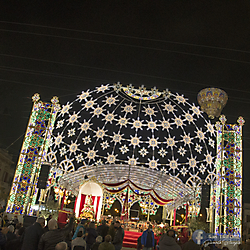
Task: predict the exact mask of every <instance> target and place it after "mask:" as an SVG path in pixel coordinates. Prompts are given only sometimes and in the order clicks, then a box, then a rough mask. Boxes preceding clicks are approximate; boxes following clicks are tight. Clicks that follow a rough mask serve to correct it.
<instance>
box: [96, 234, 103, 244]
mask: <svg viewBox="0 0 250 250" xmlns="http://www.w3.org/2000/svg"><path fill="white" fill-rule="evenodd" d="M95 240H96V242H98V243H101V242H102V236H101V235H99V236H97V237H96V239H95Z"/></svg>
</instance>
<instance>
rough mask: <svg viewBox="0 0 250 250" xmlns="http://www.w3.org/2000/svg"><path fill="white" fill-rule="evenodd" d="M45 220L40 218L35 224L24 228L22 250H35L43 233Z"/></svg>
mask: <svg viewBox="0 0 250 250" xmlns="http://www.w3.org/2000/svg"><path fill="white" fill-rule="evenodd" d="M44 226H45V219H44V218H43V217H40V218H38V219H37V220H36V222H35V223H34V224H33V225H32V226H30V227H28V228H26V230H25V233H24V238H23V245H22V250H37V246H38V243H39V240H40V238H41V236H42V235H43V233H44V231H43V228H44Z"/></svg>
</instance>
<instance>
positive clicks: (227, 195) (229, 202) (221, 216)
mask: <svg viewBox="0 0 250 250" xmlns="http://www.w3.org/2000/svg"><path fill="white" fill-rule="evenodd" d="M219 120H220V122H217V123H216V125H215V126H216V129H217V163H216V172H217V180H216V188H215V190H214V193H215V202H216V211H215V233H218V234H221V233H225V234H228V235H237V236H239V237H241V225H242V223H241V222H242V166H243V162H242V126H243V125H244V123H245V121H244V119H243V118H242V117H239V118H238V120H237V122H238V124H226V117H225V116H224V115H221V116H220V118H219Z"/></svg>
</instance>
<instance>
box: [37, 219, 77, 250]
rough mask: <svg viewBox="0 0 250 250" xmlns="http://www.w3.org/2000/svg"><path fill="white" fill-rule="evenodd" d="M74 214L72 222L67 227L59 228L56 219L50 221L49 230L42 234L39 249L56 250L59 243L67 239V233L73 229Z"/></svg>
mask: <svg viewBox="0 0 250 250" xmlns="http://www.w3.org/2000/svg"><path fill="white" fill-rule="evenodd" d="M73 222H74V215H70V222H69V224H68V225H67V226H66V227H65V228H61V229H58V224H57V221H56V220H55V219H51V220H50V221H49V222H48V228H49V231H48V232H46V233H45V234H43V235H42V237H41V239H40V241H39V244H38V250H54V249H55V246H56V244H57V243H59V242H62V241H65V238H66V236H67V234H69V232H70V231H71V230H72V228H73Z"/></svg>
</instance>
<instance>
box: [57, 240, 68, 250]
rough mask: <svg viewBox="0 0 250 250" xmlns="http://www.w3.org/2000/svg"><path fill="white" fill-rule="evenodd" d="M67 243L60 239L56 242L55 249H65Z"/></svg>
mask: <svg viewBox="0 0 250 250" xmlns="http://www.w3.org/2000/svg"><path fill="white" fill-rule="evenodd" d="M67 249H68V245H67V243H66V242H64V241H62V242H59V243H57V244H56V247H55V250H67Z"/></svg>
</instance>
